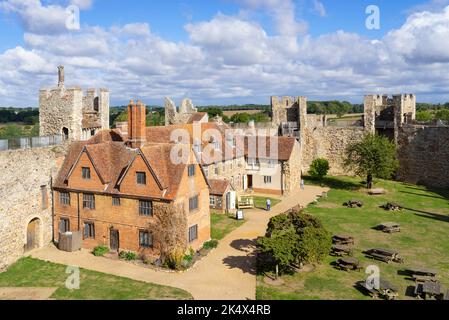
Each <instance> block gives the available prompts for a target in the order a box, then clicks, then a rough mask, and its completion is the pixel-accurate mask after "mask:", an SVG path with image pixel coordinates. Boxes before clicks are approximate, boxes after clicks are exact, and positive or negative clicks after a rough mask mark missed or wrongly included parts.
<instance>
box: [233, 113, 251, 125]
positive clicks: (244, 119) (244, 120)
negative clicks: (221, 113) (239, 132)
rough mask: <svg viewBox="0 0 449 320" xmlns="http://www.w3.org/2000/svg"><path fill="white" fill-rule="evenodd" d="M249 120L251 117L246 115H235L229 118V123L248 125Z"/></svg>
mask: <svg viewBox="0 0 449 320" xmlns="http://www.w3.org/2000/svg"><path fill="white" fill-rule="evenodd" d="M250 120H251V116H250V115H249V114H248V113H246V112H243V113H236V114H233V115H232V117H231V122H235V123H248V122H249V121H250Z"/></svg>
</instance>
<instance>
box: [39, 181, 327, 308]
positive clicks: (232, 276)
mask: <svg viewBox="0 0 449 320" xmlns="http://www.w3.org/2000/svg"><path fill="white" fill-rule="evenodd" d="M325 191H328V189H326V188H320V187H314V186H307V187H306V189H305V190H301V191H297V192H295V193H294V194H292V195H291V196H289V197H286V198H283V200H282V202H280V203H279V204H278V205H276V206H275V207H274V208H273V211H271V212H266V211H262V210H246V211H245V216H246V219H247V222H246V223H245V224H243V225H242V226H241V227H239V228H238V229H236V230H234V231H233V232H231V233H230V234H228V235H227V236H226V237H225V238H224V239H223V240H221V241H220V244H219V246H218V247H217V248H216V249H214V250H212V251H211V252H210V253H209V255H208V256H207V257H205V258H203V259H202V260H201V261H199V262H198V263H197V264H196V265H195V266H194V267H193V268H192V269H191V270H189V271H187V272H184V273H167V272H161V271H155V270H151V269H147V268H142V267H140V266H137V265H133V264H129V263H126V262H124V261H114V260H110V259H106V258H101V257H95V256H93V255H92V254H91V253H90V252H89V251H87V250H81V251H79V252H76V253H67V252H62V251H59V250H57V249H56V248H55V247H53V246H52V247H46V248H43V249H40V250H37V251H34V252H32V253H31V255H32V256H33V257H35V258H38V259H41V260H47V261H51V262H56V263H61V264H66V265H71V266H79V267H81V268H85V269H90V270H95V271H99V272H104V273H109V274H113V275H117V276H123V277H127V278H131V279H135V280H139V281H145V282H151V283H157V284H161V285H167V286H172V287H177V288H181V289H184V290H186V291H188V292H190V293H191V294H192V295H193V297H194V298H195V299H199V300H247V299H250V300H253V299H255V295H256V270H255V267H256V258H255V255H254V240H255V239H256V238H257V237H259V236H263V235H264V234H265V231H266V227H267V223H268V221H269V219H270V218H271V217H273V216H275V215H278V214H280V213H283V212H285V211H287V210H289V209H290V208H292V207H294V206H296V205H298V204H299V205H302V206H304V207H305V206H307V205H308V204H309V203H311V202H313V201H314V200H315V199H316V197H317V195H321V194H322V193H323V192H325ZM81 285H82V283H81Z"/></svg>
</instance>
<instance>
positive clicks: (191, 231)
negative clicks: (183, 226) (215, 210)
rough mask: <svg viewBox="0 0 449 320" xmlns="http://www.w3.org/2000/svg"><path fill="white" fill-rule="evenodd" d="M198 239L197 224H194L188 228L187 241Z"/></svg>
mask: <svg viewBox="0 0 449 320" xmlns="http://www.w3.org/2000/svg"><path fill="white" fill-rule="evenodd" d="M196 239H198V225H197V224H196V225H194V226H192V227H190V228H189V242H193V241H195V240H196Z"/></svg>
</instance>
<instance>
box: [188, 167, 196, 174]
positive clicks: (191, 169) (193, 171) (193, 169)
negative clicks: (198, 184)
mask: <svg viewBox="0 0 449 320" xmlns="http://www.w3.org/2000/svg"><path fill="white" fill-rule="evenodd" d="M195 169H196V166H195V165H194V164H191V165H189V177H193V176H195Z"/></svg>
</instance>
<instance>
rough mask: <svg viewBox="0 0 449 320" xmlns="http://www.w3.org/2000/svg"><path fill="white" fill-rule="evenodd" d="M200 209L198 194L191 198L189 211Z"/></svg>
mask: <svg viewBox="0 0 449 320" xmlns="http://www.w3.org/2000/svg"><path fill="white" fill-rule="evenodd" d="M196 209H198V196H194V197H192V198H190V199H189V211H194V210H196Z"/></svg>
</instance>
